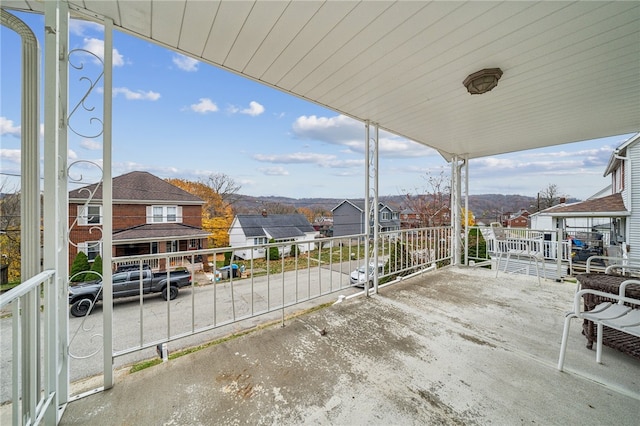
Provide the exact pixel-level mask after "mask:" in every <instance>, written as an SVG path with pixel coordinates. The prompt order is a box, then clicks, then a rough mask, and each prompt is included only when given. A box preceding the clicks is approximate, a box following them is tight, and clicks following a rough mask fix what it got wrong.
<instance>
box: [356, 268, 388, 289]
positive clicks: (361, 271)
mask: <svg viewBox="0 0 640 426" xmlns="http://www.w3.org/2000/svg"><path fill="white" fill-rule="evenodd" d="M366 269H367V268H366V267H365V266H364V265H362V266H360V267H359V268H358V269H356V270H355V271H353V272H352V273H351V276H350V277H349V281H350V282H351V285H355V286H357V287H364V284H365V283H366V282H367V274H366V272H365V270H366ZM368 269H369V278H368V280H369V287H372V286H373V272H374V265H373V263H370V264H369V268H368ZM383 271H384V263H378V276H379V275H381V274H382V273H383Z"/></svg>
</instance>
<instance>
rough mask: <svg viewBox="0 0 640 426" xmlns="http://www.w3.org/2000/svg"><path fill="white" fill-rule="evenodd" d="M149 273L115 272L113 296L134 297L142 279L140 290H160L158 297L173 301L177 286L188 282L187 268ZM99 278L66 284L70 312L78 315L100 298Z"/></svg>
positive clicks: (143, 291) (87, 310)
mask: <svg viewBox="0 0 640 426" xmlns="http://www.w3.org/2000/svg"><path fill="white" fill-rule="evenodd" d="M168 277H169V278H168V281H169V285H167V272H166V271H165V272H162V271H160V272H155V273H154V272H153V271H151V270H150V269H143V271H142V276H140V271H139V270H132V271H126V272H118V273H115V274H113V276H112V283H113V298H114V299H116V298H119V297H127V296H137V295H139V294H140V282H141V281H142V293H143V294H149V293H162V298H163V299H164V300H167V298H169V299H171V300H173V299H175V298H176V297H177V296H178V289H179V288H180V287H185V286H188V285H190V284H191V273H190V272H189V271H186V270H184V271H171V272H170V273H169V275H168ZM102 288H103V286H102V281H101V280H96V281H89V282H84V283H79V284H76V285H72V286H69V305H70V306H71V307H70V309H69V310H70V312H71V315H73V316H74V317H82V316H85V315H88V314H90V313H91V310H92V309H93V306H94V305H95V303H96V302H97V301H99V300H102Z"/></svg>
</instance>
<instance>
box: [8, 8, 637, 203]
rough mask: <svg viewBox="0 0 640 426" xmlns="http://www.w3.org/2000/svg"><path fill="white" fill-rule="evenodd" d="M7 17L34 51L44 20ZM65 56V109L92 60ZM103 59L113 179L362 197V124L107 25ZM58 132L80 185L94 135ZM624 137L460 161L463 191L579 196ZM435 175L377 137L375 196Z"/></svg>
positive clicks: (80, 119) (88, 126) (78, 120)
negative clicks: (464, 166) (217, 180)
mask: <svg viewBox="0 0 640 426" xmlns="http://www.w3.org/2000/svg"><path fill="white" fill-rule="evenodd" d="M19 16H20V17H21V18H22V19H23V20H24V21H25V22H27V24H28V25H29V26H30V27H31V28H32V29H33V31H34V33H35V34H36V36H37V37H38V38H39V40H40V41H41V50H42V53H44V45H43V44H42V41H43V39H42V23H43V21H44V18H43V17H42V16H39V15H25V14H20V15H19ZM103 37H104V34H103V32H102V30H101V27H100V26H98V25H95V24H91V23H86V22H79V21H74V23H73V25H72V26H71V35H70V47H71V49H85V50H88V51H91V52H93V53H94V54H95V55H96V56H98V57H101V56H102V54H103V53H102V52H103V51H104V46H103V43H102V40H103ZM0 42H1V45H2V51H1V57H0V59H1V65H0V88H1V91H2V97H1V102H0V143H1V149H0V169H1V173H2V175H0V179H2V180H3V181H4V182H5V187H12V186H16V185H18V184H19V178H17V177H16V176H19V174H20V139H19V138H20V126H21V123H20V86H19V84H18V82H19V81H20V43H19V39H18V37H17V35H16V34H15V33H13V32H12V31H10V30H8V29H6V28H5V27H0ZM72 57H73V58H74V59H73V60H74V63H76V64H80V63H82V64H83V65H84V68H83V71H82V74H79V73H78V72H71V73H70V99H71V100H70V103H71V105H72V106H73V105H75V104H77V103H78V100H79V99H80V98H81V96H82V94H83V90H84V88H85V87H86V86H87V80H80V77H88V78H90V79H92V80H95V76H97V75H98V74H99V73H100V70H101V67H100V66H99V65H98V61H96V60H95V57H93V56H91V55H89V54H81V53H78V54H75V55H74V56H72ZM114 66H115V69H114V74H113V87H114V98H113V109H114V115H113V175H114V176H117V175H120V174H123V173H127V172H130V171H134V170H145V171H149V172H150V173H153V174H155V175H157V176H159V177H162V178H182V179H188V180H200V179H206V178H207V177H208V176H209V175H211V174H213V173H224V174H227V175H228V176H230V177H231V178H232V179H234V180H235V181H236V182H237V183H239V184H240V185H241V187H242V189H241V190H240V192H241V193H242V194H247V195H253V196H269V195H278V196H287V197H293V198H305V197H330V198H360V197H362V196H363V194H364V125H363V124H362V123H360V122H357V121H354V120H352V119H349V118H347V117H344V116H341V115H339V114H337V113H335V112H334V111H331V110H327V109H325V108H322V107H319V106H317V105H314V104H312V103H309V102H306V101H304V100H301V99H298V98H295V97H292V96H290V95H287V94H284V93H281V92H279V91H277V90H274V89H270V88H268V87H266V86H263V85H260V84H258V83H255V82H253V81H250V80H247V79H245V78H242V77H240V76H237V75H234V74H231V73H229V72H226V71H222V70H219V69H217V68H215V67H212V66H210V65H207V64H203V63H199V62H197V61H194V60H192V59H189V58H187V57H185V56H181V55H179V54H176V53H174V52H172V51H170V50H167V49H165V48H163V47H160V46H157V45H154V44H150V43H147V42H144V41H141V40H137V39H135V38H134V37H131V36H128V35H126V34H123V33H118V32H116V33H115V36H114ZM97 87H98V90H97V91H96V92H95V93H93V94H92V95H90V96H89V97H88V98H87V101H86V103H85V104H86V105H87V106H89V107H92V106H94V107H95V108H96V111H100V108H101V102H102V96H101V88H102V82H101V81H99V82H98V84H97ZM72 106H71V108H72ZM96 115H97V114H89V113H88V112H86V111H84V110H81V109H80V110H78V111H77V112H76V113H75V114H74V116H73V117H72V120H71V125H72V127H73V128H74V129H76V130H77V131H78V133H80V134H82V135H84V136H89V135H91V134H92V133H96V128H97V127H96V126H95V125H92V123H93V124H95V122H91V120H90V118H91V117H94V116H96ZM98 116H99V115H98ZM41 120H42V115H41ZM70 135H71V136H70V141H69V162H70V163H72V162H74V161H79V162H78V163H77V164H75V165H74V166H73V167H72V169H71V174H72V175H73V176H80V175H81V176H82V178H83V181H84V182H86V183H92V182H94V181H95V176H97V173H96V171H97V168H96V167H92V166H90V163H88V162H87V161H92V162H95V163H97V164H101V158H102V140H101V139H100V138H88V137H84V136H79V135H76V134H73V133H70ZM630 136H631V135H621V136H617V137H610V138H605V139H600V140H593V141H584V142H579V143H574V144H565V145H559V146H555V147H550V148H545V149H539V150H533V151H525V152H520V153H515V154H505V155H500V156H492V157H485V158H481V159H476V160H472V161H471V162H470V171H469V177H470V192H471V193H472V194H483V193H501V194H521V195H529V196H535V195H536V194H537V192H539V191H541V190H543V189H544V188H546V187H547V186H548V184H550V183H553V184H555V185H557V187H558V190H559V192H560V193H561V194H562V195H567V196H569V197H576V198H579V199H584V198H587V197H589V196H591V195H592V194H594V193H596V192H598V191H599V190H601V189H602V188H604V187H605V186H606V185H608V183H609V179H608V178H604V177H603V176H602V175H603V172H604V168H605V166H606V164H607V162H608V160H609V157H610V155H611V152H612V151H613V149H615V147H616V146H618V145H620V144H621V143H622V142H624V141H625V140H626V139H628V138H629V137H630ZM85 160H87V161H85ZM441 170H445V171H446V172H448V170H449V165H448V164H447V163H446V162H445V161H444V160H443V159H442V157H440V156H439V155H438V154H437V153H436V152H435V151H433V150H431V149H429V148H426V147H424V146H422V145H419V144H416V143H414V142H411V141H408V140H406V139H403V138H400V137H396V136H394V135H391V134H386V133H381V135H380V194H381V195H398V194H403V193H406V192H410V193H414V194H415V193H417V192H424V190H425V188H426V186H427V185H426V179H425V177H426V176H427V174H430V175H432V176H436V175H439V174H440V171H441ZM16 182H17V183H16Z"/></svg>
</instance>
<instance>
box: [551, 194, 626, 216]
mask: <svg viewBox="0 0 640 426" xmlns="http://www.w3.org/2000/svg"><path fill="white" fill-rule="evenodd" d="M543 212H544V213H548V214H550V215H551V216H561V215H564V214H571V215H572V216H575V215H576V214H580V213H585V214H587V213H589V214H594V213H603V214H616V213H617V214H620V215H621V216H625V215H627V214H628V213H629V211H628V210H627V209H626V207H625V206H624V201H623V199H622V194H620V193H617V194H612V195H607V196H606V197H601V198H594V199H592V200H586V201H582V202H579V203H573V204H561V205H558V206H554V207H550V208H548V209H546V210H543Z"/></svg>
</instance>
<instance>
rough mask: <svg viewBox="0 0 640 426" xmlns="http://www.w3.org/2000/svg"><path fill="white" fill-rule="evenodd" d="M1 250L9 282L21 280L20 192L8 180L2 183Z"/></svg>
mask: <svg viewBox="0 0 640 426" xmlns="http://www.w3.org/2000/svg"><path fill="white" fill-rule="evenodd" d="M0 250H1V253H0V255H1V256H2V257H1V261H0V262H1V263H2V264H3V265H8V266H9V269H8V275H9V277H8V279H9V282H19V281H20V276H21V272H22V271H21V265H22V263H21V258H20V192H19V191H18V190H16V189H15V188H9V186H8V183H7V181H6V180H3V181H2V183H1V184H0Z"/></svg>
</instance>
